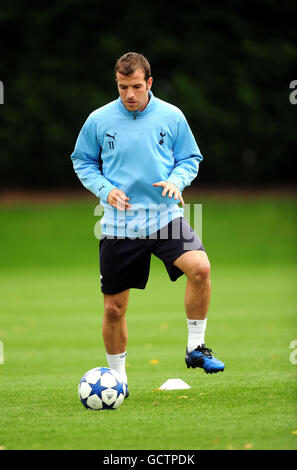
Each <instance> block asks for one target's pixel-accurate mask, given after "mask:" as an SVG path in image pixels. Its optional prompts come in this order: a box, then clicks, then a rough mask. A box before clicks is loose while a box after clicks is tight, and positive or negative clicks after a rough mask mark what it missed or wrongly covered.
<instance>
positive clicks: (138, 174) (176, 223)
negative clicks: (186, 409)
mask: <svg viewBox="0 0 297 470" xmlns="http://www.w3.org/2000/svg"><path fill="white" fill-rule="evenodd" d="M115 77H116V83H117V88H118V92H119V97H118V99H116V100H115V101H112V102H111V103H108V104H106V105H105V106H102V107H101V108H99V109H97V110H95V111H94V112H92V113H91V114H90V116H89V117H88V119H87V120H86V122H85V124H84V126H83V128H82V129H81V131H80V134H79V136H78V139H77V142H76V145H75V149H74V152H73V153H72V155H71V158H72V161H73V166H74V170H75V172H76V173H77V175H78V177H79V179H80V180H81V182H82V184H83V185H84V186H85V187H86V188H88V189H89V190H90V191H92V192H93V193H94V194H95V195H96V196H97V197H98V198H100V201H101V204H102V205H103V207H104V216H103V218H102V219H101V225H102V234H103V236H102V238H101V240H100V278H101V290H102V292H103V296H104V316H103V323H102V334H103V340H104V344H105V348H106V356H107V360H108V364H109V367H111V368H113V369H115V370H117V371H118V372H119V373H120V374H121V376H122V378H123V380H124V381H125V382H126V383H127V375H126V371H125V358H126V346H127V324H126V315H125V314H126V310H127V307H128V300H129V292H130V289H131V288H138V289H144V288H145V285H146V282H147V280H148V275H149V264H150V257H151V254H152V253H153V254H154V255H156V256H158V257H159V258H160V259H161V260H162V261H163V262H164V264H165V267H166V269H167V272H168V274H169V277H170V279H171V280H172V281H175V280H176V279H177V278H178V277H179V276H181V275H182V274H185V275H186V276H187V284H186V292H185V311H186V316H187V321H188V344H187V348H186V358H185V360H186V364H187V367H188V368H189V367H193V368H195V367H201V368H203V369H204V370H205V372H207V373H213V372H218V371H223V370H224V367H225V366H224V364H223V363H222V362H221V361H219V360H218V359H216V358H215V357H214V356H213V355H212V350H211V349H209V348H206V346H205V339H204V335H205V329H206V322H207V311H208V306H209V301H210V291H211V281H210V263H209V260H208V257H207V254H206V252H205V249H204V247H203V245H202V243H201V241H200V239H199V237H198V236H197V234H196V233H195V232H194V231H193V230H192V228H191V227H190V226H189V225H188V223H187V222H186V220H185V219H184V218H183V208H182V207H180V206H179V205H178V203H181V204H182V205H184V200H183V197H182V190H183V189H184V187H186V186H189V185H190V184H191V182H192V180H193V179H194V178H195V177H196V176H197V173H198V168H199V163H200V162H201V161H202V158H203V157H202V155H201V153H200V150H199V148H198V146H197V144H196V142H195V139H194V137H193V134H192V132H191V130H190V127H189V125H188V123H187V121H186V119H185V117H184V115H183V113H182V112H181V111H180V110H179V109H178V108H176V107H175V106H173V105H171V104H169V103H166V102H164V101H162V100H160V99H158V98H156V97H155V96H154V95H153V93H152V92H151V87H152V83H153V78H152V77H151V70H150V64H149V62H148V61H147V59H146V58H145V57H144V56H143V55H141V54H138V53H135V52H128V53H127V54H124V55H123V56H122V57H120V58H119V60H118V61H117V63H116V66H115ZM176 234H178V235H176Z"/></svg>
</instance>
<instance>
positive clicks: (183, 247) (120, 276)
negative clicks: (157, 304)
mask: <svg viewBox="0 0 297 470" xmlns="http://www.w3.org/2000/svg"><path fill="white" fill-rule="evenodd" d="M190 250H202V251H205V249H204V247H203V245H202V242H201V240H200V238H199V237H198V235H197V234H196V233H195V232H194V230H193V229H192V227H191V226H190V225H189V224H188V222H187V221H186V219H185V218H184V217H178V218H176V219H174V220H173V221H171V222H170V223H169V224H168V225H166V226H165V227H163V228H162V229H160V230H158V231H157V232H155V233H154V234H152V235H150V236H149V237H146V238H134V239H130V238H116V237H108V235H102V237H101V239H100V244H99V257H100V279H101V291H102V292H103V293H104V294H117V293H119V292H122V291H124V290H126V289H130V288H136V289H144V288H145V286H146V283H147V281H148V277H149V271H150V261H151V255H152V254H153V255H155V256H157V257H158V258H160V259H161V260H162V261H163V263H164V265H165V267H166V269H167V272H168V275H169V277H170V279H171V281H176V279H178V278H179V277H180V276H182V274H183V272H182V271H181V270H180V269H179V268H178V267H177V266H174V265H173V263H174V261H175V260H176V259H177V258H178V257H179V256H181V255H182V254H183V253H186V252H187V251H190Z"/></svg>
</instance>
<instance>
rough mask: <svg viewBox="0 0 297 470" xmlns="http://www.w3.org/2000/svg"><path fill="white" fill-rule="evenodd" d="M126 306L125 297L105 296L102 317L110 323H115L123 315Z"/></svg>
mask: <svg viewBox="0 0 297 470" xmlns="http://www.w3.org/2000/svg"><path fill="white" fill-rule="evenodd" d="M127 305H128V296H127V295H118V294H116V295H108V296H107V295H106V296H105V299H104V315H105V316H106V317H108V319H109V320H110V321H117V320H118V319H120V318H121V317H123V316H124V315H125V313H126V310H127Z"/></svg>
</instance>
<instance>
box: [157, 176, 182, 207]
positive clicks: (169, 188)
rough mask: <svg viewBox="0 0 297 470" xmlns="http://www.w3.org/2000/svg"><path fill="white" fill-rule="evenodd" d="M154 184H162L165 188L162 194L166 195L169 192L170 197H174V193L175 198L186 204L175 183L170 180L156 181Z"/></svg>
mask: <svg viewBox="0 0 297 470" xmlns="http://www.w3.org/2000/svg"><path fill="white" fill-rule="evenodd" d="M153 186H162V187H163V188H164V189H163V192H162V196H166V194H167V193H168V196H169V197H172V196H173V195H174V199H176V200H177V199H179V200H180V202H181V203H182V205H184V204H185V203H184V200H183V198H182V195H181V194H180V191H179V189H178V188H177V187H176V186H175V184H173V183H169V182H168V181H158V183H154V184H153Z"/></svg>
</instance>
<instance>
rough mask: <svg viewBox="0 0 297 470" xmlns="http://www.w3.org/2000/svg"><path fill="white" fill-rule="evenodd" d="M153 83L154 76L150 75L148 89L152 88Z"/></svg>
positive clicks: (147, 82) (147, 83)
mask: <svg viewBox="0 0 297 470" xmlns="http://www.w3.org/2000/svg"><path fill="white" fill-rule="evenodd" d="M152 84H153V77H150V78H148V79H147V81H146V89H147V90H150V89H151V88H152Z"/></svg>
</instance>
